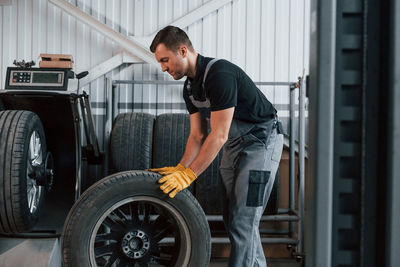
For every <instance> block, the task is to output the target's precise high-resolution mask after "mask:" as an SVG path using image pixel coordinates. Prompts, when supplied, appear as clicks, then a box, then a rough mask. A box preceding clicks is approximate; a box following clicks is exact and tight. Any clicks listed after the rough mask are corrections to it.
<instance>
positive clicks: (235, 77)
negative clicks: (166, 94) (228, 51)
mask: <svg viewBox="0 0 400 267" xmlns="http://www.w3.org/2000/svg"><path fill="white" fill-rule="evenodd" d="M210 60H212V58H208V57H203V56H201V55H200V54H199V55H198V57H197V63H196V64H197V69H196V76H195V78H194V79H190V78H189V77H188V78H187V79H186V81H185V85H184V88H183V98H184V100H185V102H186V107H187V109H188V111H189V113H190V114H193V113H196V112H201V115H202V116H203V117H204V118H210V112H211V111H218V110H223V109H227V108H231V107H235V112H234V114H233V118H234V119H238V120H243V121H248V122H253V123H257V122H265V121H268V120H270V119H271V118H272V117H273V116H274V115H275V114H276V110H275V108H274V107H273V105H272V104H271V103H270V102H269V101H268V99H267V98H266V97H265V96H264V94H263V93H262V92H261V91H260V90H259V89H258V88H257V86H256V85H255V84H254V82H253V81H252V80H251V79H250V77H249V76H248V75H247V74H246V73H245V72H244V71H243V70H242V69H241V68H239V67H238V66H236V65H235V64H233V63H231V62H229V61H227V60H223V59H220V60H218V61H216V62H214V64H213V65H212V66H211V68H210V69H209V71H208V74H207V77H206V80H205V82H204V88H203V86H202V83H203V78H204V72H205V69H206V66H207V63H208V62H209V61H210ZM192 100H194V101H195V102H196V105H194V104H193V102H192ZM196 106H197V107H196Z"/></svg>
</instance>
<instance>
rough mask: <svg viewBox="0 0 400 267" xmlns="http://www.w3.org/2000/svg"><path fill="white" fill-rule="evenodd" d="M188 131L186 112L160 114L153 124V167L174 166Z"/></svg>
mask: <svg viewBox="0 0 400 267" xmlns="http://www.w3.org/2000/svg"><path fill="white" fill-rule="evenodd" d="M189 133H190V118H189V115H188V114H183V113H182V114H171V113H169V114H161V115H159V116H157V118H156V122H155V124H154V145H153V168H161V167H165V166H176V165H177V164H178V163H179V161H180V160H181V158H182V156H183V153H184V152H185V147H186V141H187V139H188V137H189Z"/></svg>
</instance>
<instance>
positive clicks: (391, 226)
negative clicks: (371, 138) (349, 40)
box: [385, 0, 400, 267]
mask: <svg viewBox="0 0 400 267" xmlns="http://www.w3.org/2000/svg"><path fill="white" fill-rule="evenodd" d="M398 12H400V1H399V0H392V1H391V14H390V20H391V21H390V26H389V27H390V33H389V35H390V40H389V51H390V52H389V55H390V58H391V59H390V61H389V62H390V63H389V100H388V106H389V107H388V138H387V139H388V141H387V148H388V149H387V158H388V163H387V171H388V177H387V178H388V181H387V187H386V192H387V197H386V203H387V204H386V205H387V207H386V212H387V228H386V236H385V241H386V242H385V243H386V244H387V247H386V255H385V258H386V264H385V266H388V267H395V266H399V262H400V253H399V251H398V250H399V247H400V230H399V224H400V216H399V210H400V194H399V191H400V179H399V176H400V164H399V162H400V107H399V99H400V81H399V77H400V52H399V49H398V48H399V45H400V17H399V15H398V14H399V13H398ZM386 26H387V25H385V27H386Z"/></svg>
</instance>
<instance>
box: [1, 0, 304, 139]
mask: <svg viewBox="0 0 400 267" xmlns="http://www.w3.org/2000/svg"><path fill="white" fill-rule="evenodd" d="M68 2H70V3H71V4H73V5H75V6H77V7H78V8H79V9H81V10H83V11H84V12H86V13H87V14H89V15H91V16H93V17H94V18H96V19H97V20H99V21H101V22H103V23H105V24H106V25H107V26H109V27H111V28H112V29H114V30H115V31H117V32H120V33H121V34H123V35H126V36H136V37H140V36H146V35H150V34H152V33H155V32H157V30H158V29H160V28H162V27H164V26H166V25H168V24H169V23H172V22H173V21H175V20H177V19H179V18H181V17H182V16H184V15H186V14H188V13H189V12H191V11H193V10H196V9H197V8H200V7H201V6H202V5H203V4H205V3H207V2H208V0H112V1H110V0H69V1H68ZM309 9H310V0H233V1H231V2H229V3H228V4H226V5H224V6H222V7H221V8H219V9H218V10H215V11H213V12H211V13H209V14H207V15H206V16H204V17H203V18H202V19H200V20H198V21H195V22H194V23H192V24H191V25H188V26H187V27H185V28H184V30H185V31H186V32H187V33H188V35H189V37H190V38H191V40H192V43H193V45H194V47H195V49H196V50H197V51H198V52H199V53H201V54H203V55H206V56H211V57H218V58H224V59H227V60H230V61H232V62H233V63H235V64H237V65H239V66H240V67H241V68H243V69H244V70H246V72H247V73H248V75H249V76H250V77H251V78H253V79H254V80H255V81H295V80H296V79H297V77H298V76H300V75H301V74H302V72H303V69H305V71H306V74H307V73H308V59H309V27H310V25H309V24H310V18H309V16H310V14H309ZM0 30H1V33H0V82H1V86H0V87H2V86H3V85H4V83H5V73H6V68H7V66H11V65H12V62H13V60H14V59H18V60H22V59H25V60H31V59H33V60H37V57H38V56H39V54H40V53H65V54H72V55H73V57H74V61H75V68H74V70H75V71H76V72H81V71H84V70H89V69H91V68H93V67H95V66H96V65H98V64H100V63H102V62H104V61H106V60H107V59H109V58H111V57H112V56H114V55H116V54H118V53H119V52H120V51H121V49H120V48H119V47H118V45H116V44H115V43H114V42H113V41H112V40H110V39H108V38H105V37H104V36H103V35H102V34H100V33H98V32H96V31H94V30H92V29H90V28H89V27H88V26H86V25H84V24H82V23H81V22H80V21H77V20H76V19H75V18H74V17H71V16H70V15H69V14H67V13H66V12H64V11H61V10H60V9H59V8H58V7H55V6H54V5H53V4H51V3H49V2H48V1H46V0H13V1H12V5H11V6H0ZM146 45H149V43H147V44H146ZM105 76H108V77H111V78H112V79H114V80H118V79H123V80H132V79H135V80H155V79H157V80H171V78H170V77H169V75H168V74H163V73H161V71H160V69H159V68H155V67H153V66H149V65H147V64H135V65H133V66H127V65H126V64H125V65H122V66H121V67H119V68H117V69H115V70H113V71H111V72H110V73H108V74H106V75H105ZM181 89H182V88H181V86H176V85H168V86H164V85H135V86H131V85H119V88H118V92H119V102H120V105H119V108H120V112H129V111H144V112H150V113H153V114H161V113H165V112H185V109H184V105H183V99H182V90H181ZM84 90H86V91H87V92H89V93H90V95H91V101H92V104H93V106H94V114H95V116H96V119H98V120H103V119H102V118H103V117H104V114H105V104H104V101H105V77H104V76H103V77H100V78H99V79H97V80H96V81H93V82H91V83H90V84H89V85H86V86H85V88H84ZM261 90H262V91H263V92H264V94H265V95H266V96H267V97H268V99H270V100H271V101H272V102H273V103H274V104H276V106H277V107H278V109H279V111H280V113H281V114H282V115H284V116H287V112H286V111H287V109H288V103H289V90H288V88H287V87H282V86H262V87H261ZM97 131H98V133H99V134H101V131H102V125H99V126H97Z"/></svg>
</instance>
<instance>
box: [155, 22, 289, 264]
mask: <svg viewBox="0 0 400 267" xmlns="http://www.w3.org/2000/svg"><path fill="white" fill-rule="evenodd" d="M150 50H151V51H152V52H153V53H154V54H155V57H156V59H157V61H158V62H159V63H160V64H161V68H162V71H164V72H165V71H167V72H168V73H169V74H170V75H171V76H172V77H173V78H174V79H175V80H179V79H181V78H182V77H184V76H186V77H187V79H186V81H185V85H184V88H183V97H184V100H185V102H186V107H187V109H188V111H189V113H190V134H189V137H188V140H187V144H186V149H185V152H184V155H183V157H182V159H181V161H180V163H179V164H178V165H177V166H176V167H164V168H159V169H151V170H152V171H155V172H158V173H160V174H161V175H164V176H163V177H162V178H160V179H159V181H158V182H159V183H162V185H161V186H160V188H161V190H163V192H164V193H166V194H169V196H170V197H171V198H172V197H174V196H175V195H176V194H177V193H178V192H179V191H181V190H183V189H184V188H186V187H188V186H189V185H190V184H191V183H192V182H193V181H194V180H195V179H196V178H197V177H198V176H199V175H200V174H201V173H202V172H203V171H204V170H205V169H206V168H207V167H208V166H209V165H210V164H211V163H212V161H213V160H214V158H215V157H216V156H217V154H218V152H219V151H220V149H221V148H223V155H222V159H221V166H220V173H221V178H222V182H223V185H224V189H225V190H224V191H225V192H224V193H225V196H224V214H223V217H224V223H225V226H226V228H227V230H228V233H229V238H230V241H231V245H232V249H231V254H230V258H229V266H235V267H252V266H266V265H267V264H266V261H265V257H264V253H263V249H262V244H261V240H260V234H259V229H258V227H259V222H260V219H261V215H262V213H263V211H264V209H265V207H266V204H267V201H268V198H269V195H270V193H271V190H272V186H273V184H274V179H275V174H276V171H277V168H278V165H279V161H280V157H281V153H282V146H283V135H282V134H281V124H280V122H278V120H277V116H276V110H275V108H274V107H273V106H272V104H271V103H270V102H269V101H268V100H267V99H266V98H265V96H264V94H263V93H262V92H261V91H260V90H259V89H258V88H257V87H256V86H255V85H254V83H253V82H252V80H251V79H250V78H249V77H248V76H247V75H246V73H245V72H244V71H243V70H242V69H240V68H239V67H238V66H236V65H234V64H232V63H230V62H228V61H226V60H215V59H212V58H207V57H203V56H202V55H200V54H198V53H197V52H196V51H195V50H194V48H193V46H192V44H191V42H190V40H189V38H188V36H187V35H186V33H185V32H184V31H182V30H181V29H179V28H177V27H173V26H167V27H165V28H164V29H162V30H161V31H159V32H158V33H157V35H156V36H155V38H154V40H153V42H152V44H151V46H150ZM207 121H209V123H210V128H211V131H210V133H209V134H207Z"/></svg>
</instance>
